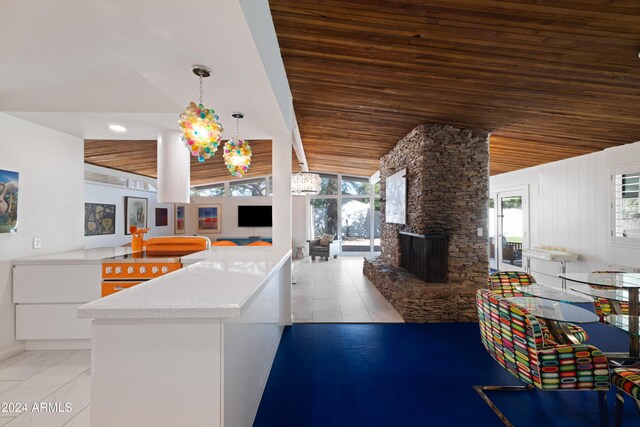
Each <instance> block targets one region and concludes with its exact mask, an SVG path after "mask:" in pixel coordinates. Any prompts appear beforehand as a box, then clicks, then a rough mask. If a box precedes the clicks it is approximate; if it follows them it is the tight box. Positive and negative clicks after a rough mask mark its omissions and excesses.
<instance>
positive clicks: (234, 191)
mask: <svg viewBox="0 0 640 427" xmlns="http://www.w3.org/2000/svg"><path fill="white" fill-rule="evenodd" d="M266 192H267V183H266V182H265V180H264V179H262V178H261V179H256V180H251V181H239V182H234V183H231V184H229V195H231V196H240V197H257V196H264V195H266Z"/></svg>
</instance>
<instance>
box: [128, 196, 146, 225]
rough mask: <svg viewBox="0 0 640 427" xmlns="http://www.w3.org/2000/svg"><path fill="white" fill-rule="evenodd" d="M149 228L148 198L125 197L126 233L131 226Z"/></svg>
mask: <svg viewBox="0 0 640 427" xmlns="http://www.w3.org/2000/svg"><path fill="white" fill-rule="evenodd" d="M131 226H136V227H138V228H147V199H145V198H143V197H125V198H124V234H131V233H129V228H130V227H131Z"/></svg>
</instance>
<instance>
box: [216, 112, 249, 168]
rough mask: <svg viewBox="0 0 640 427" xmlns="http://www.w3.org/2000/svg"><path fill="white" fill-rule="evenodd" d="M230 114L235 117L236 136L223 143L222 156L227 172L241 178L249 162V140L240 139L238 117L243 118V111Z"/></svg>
mask: <svg viewBox="0 0 640 427" xmlns="http://www.w3.org/2000/svg"><path fill="white" fill-rule="evenodd" d="M231 116H232V117H233V118H235V119H236V136H235V137H233V138H231V139H230V140H228V141H227V142H226V143H225V144H224V154H223V155H222V157H224V163H225V164H226V165H227V169H229V173H230V174H231V175H232V176H234V177H236V178H242V176H243V175H244V174H245V173H247V170H249V165H250V164H251V146H250V145H249V141H244V140H242V139H240V131H239V126H240V119H242V118H244V113H233V114H231Z"/></svg>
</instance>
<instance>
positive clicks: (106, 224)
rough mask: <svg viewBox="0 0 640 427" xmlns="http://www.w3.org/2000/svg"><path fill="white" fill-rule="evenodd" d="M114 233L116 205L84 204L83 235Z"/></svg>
mask: <svg viewBox="0 0 640 427" xmlns="http://www.w3.org/2000/svg"><path fill="white" fill-rule="evenodd" d="M103 234H116V205H105V204H100V203H85V204H84V235H85V236H102V235H103Z"/></svg>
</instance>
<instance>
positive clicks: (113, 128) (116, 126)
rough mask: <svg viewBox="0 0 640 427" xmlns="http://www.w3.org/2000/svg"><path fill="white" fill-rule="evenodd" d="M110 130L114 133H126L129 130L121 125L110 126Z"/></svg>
mask: <svg viewBox="0 0 640 427" xmlns="http://www.w3.org/2000/svg"><path fill="white" fill-rule="evenodd" d="M109 129H111V130H112V131H114V132H126V131H127V128H126V127H124V126H120V125H109Z"/></svg>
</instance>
